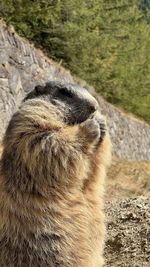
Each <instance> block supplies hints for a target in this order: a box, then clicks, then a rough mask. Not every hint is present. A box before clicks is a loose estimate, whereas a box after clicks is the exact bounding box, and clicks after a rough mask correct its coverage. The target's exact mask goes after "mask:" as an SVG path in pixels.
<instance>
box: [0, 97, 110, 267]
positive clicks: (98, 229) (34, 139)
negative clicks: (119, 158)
mask: <svg viewBox="0 0 150 267" xmlns="http://www.w3.org/2000/svg"><path fill="white" fill-rule="evenodd" d="M100 127H101V125H100V114H99V113H98V112H97V114H96V115H95V116H94V117H93V118H91V119H87V120H86V121H85V122H82V123H81V124H77V125H73V126H68V125H66V124H65V123H64V118H63V115H62V114H61V112H59V110H58V109H57V107H55V106H53V105H52V104H50V103H49V104H48V103H46V102H45V101H43V100H29V101H27V102H26V103H24V104H23V105H22V107H21V108H20V110H19V111H18V112H17V113H16V114H15V115H14V116H13V118H12V120H11V122H10V124H9V126H8V129H7V131H6V134H5V138H4V142H3V145H4V151H3V154H2V161H1V169H0V171H1V174H0V267H6V266H7V267H101V266H103V256H102V253H103V242H104V232H105V227H104V214H103V184H104V178H105V170H106V167H107V165H108V162H109V158H110V140H109V136H108V134H107V133H106V134H105V136H104V139H103V141H102V142H99V139H100Z"/></svg>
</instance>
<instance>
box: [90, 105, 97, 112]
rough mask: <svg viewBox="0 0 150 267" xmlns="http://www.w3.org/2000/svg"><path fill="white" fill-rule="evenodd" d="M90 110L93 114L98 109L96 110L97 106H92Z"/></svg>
mask: <svg viewBox="0 0 150 267" xmlns="http://www.w3.org/2000/svg"><path fill="white" fill-rule="evenodd" d="M89 109H90V112H91V113H94V112H95V111H96V109H97V108H96V106H93V105H90V107H89Z"/></svg>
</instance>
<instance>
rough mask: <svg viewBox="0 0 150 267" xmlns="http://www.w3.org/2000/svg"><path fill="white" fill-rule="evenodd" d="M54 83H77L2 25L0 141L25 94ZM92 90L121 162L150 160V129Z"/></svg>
mask: <svg viewBox="0 0 150 267" xmlns="http://www.w3.org/2000/svg"><path fill="white" fill-rule="evenodd" d="M50 80H59V81H63V82H72V83H73V82H75V80H74V78H73V77H72V76H71V74H70V72H69V71H67V70H65V69H64V68H62V67H61V66H60V65H59V64H57V63H55V62H53V61H52V60H51V59H49V58H47V57H46V56H45V55H44V54H43V53H42V52H41V51H40V50H39V49H35V48H34V46H33V45H31V44H29V42H27V41H26V40H24V39H22V38H20V37H18V36H17V35H16V33H15V32H14V31H13V29H8V28H7V27H6V26H5V24H4V23H0V139H2V136H3V134H4V131H5V129H6V126H7V124H8V121H9V119H10V117H11V115H12V114H13V113H14V112H15V110H16V109H17V107H18V105H19V104H20V103H21V100H22V98H23V97H24V95H25V93H26V92H29V91H30V90H32V89H33V88H34V86H35V85H37V84H43V83H45V82H46V81H50ZM89 90H90V91H91V92H92V93H93V94H94V95H95V97H96V98H97V99H98V101H99V104H100V108H101V110H102V113H104V114H105V115H106V116H107V118H108V123H109V128H110V134H111V138H112V141H113V147H114V153H115V154H116V155H117V156H118V157H119V158H121V159H131V160H150V126H149V125H147V124H145V123H144V122H142V121H140V120H137V119H135V118H133V117H130V116H128V115H126V114H124V113H123V112H121V111H120V110H119V109H116V108H115V107H114V106H113V105H111V104H109V103H107V102H106V101H104V100H103V98H101V97H100V96H98V95H97V94H96V93H95V90H94V89H93V88H90V87H89Z"/></svg>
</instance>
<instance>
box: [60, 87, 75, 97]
mask: <svg viewBox="0 0 150 267" xmlns="http://www.w3.org/2000/svg"><path fill="white" fill-rule="evenodd" d="M59 93H60V94H61V95H63V96H65V97H69V98H72V97H73V93H72V92H71V91H68V90H67V89H65V88H64V89H61V90H60V91H59Z"/></svg>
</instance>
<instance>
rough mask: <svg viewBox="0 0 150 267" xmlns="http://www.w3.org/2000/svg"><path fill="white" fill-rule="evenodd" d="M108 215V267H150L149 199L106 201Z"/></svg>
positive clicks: (106, 250)
mask: <svg viewBox="0 0 150 267" xmlns="http://www.w3.org/2000/svg"><path fill="white" fill-rule="evenodd" d="M106 213H107V221H108V222H107V240H106V246H105V258H106V267H107V266H108V267H132V266H133V267H149V266H150V200H149V198H146V197H139V198H131V199H126V200H120V201H119V200H115V201H113V202H107V203H106Z"/></svg>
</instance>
